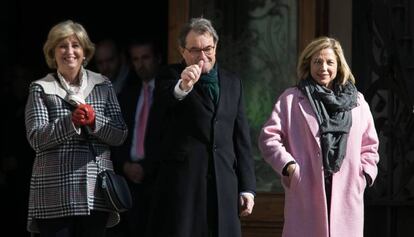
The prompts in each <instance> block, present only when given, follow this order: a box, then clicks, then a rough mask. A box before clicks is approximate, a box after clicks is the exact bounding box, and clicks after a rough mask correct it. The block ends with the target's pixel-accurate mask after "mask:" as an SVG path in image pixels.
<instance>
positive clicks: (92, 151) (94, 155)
mask: <svg viewBox="0 0 414 237" xmlns="http://www.w3.org/2000/svg"><path fill="white" fill-rule="evenodd" d="M81 131H82V132H83V134H86V135H85V139H86V142H87V143H88V146H89V150H90V151H91V153H92V155H93V160H94V161H95V163H96V165H97V166H98V171H99V170H102V166H101V165H100V163H99V162H98V161H97V160H96V157H98V153H97V152H96V150H95V147H93V145H92V143H91V140H90V139H89V138H90V134H89V132H88V130H87V129H86V128H85V127H81Z"/></svg>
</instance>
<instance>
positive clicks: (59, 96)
mask: <svg viewBox="0 0 414 237" xmlns="http://www.w3.org/2000/svg"><path fill="white" fill-rule="evenodd" d="M43 51H44V54H45V58H46V61H47V63H48V66H49V67H50V68H51V69H55V70H56V71H55V72H54V73H50V74H48V75H46V77H44V78H42V79H40V80H37V81H34V82H33V83H32V84H31V86H30V95H29V98H28V101H27V105H26V116H25V121H26V131H27V139H28V140H29V143H30V145H31V146H32V148H33V149H34V150H35V151H36V157H35V160H34V164H33V170H32V178H31V183H30V196H29V212H28V225H27V228H28V231H30V232H40V236H68V237H69V236H77V237H78V236H88V237H93V236H104V235H105V229H106V227H109V226H114V225H116V224H117V223H118V222H119V214H118V213H116V212H114V211H112V210H110V209H109V208H108V206H107V205H106V203H105V200H104V198H103V193H102V191H101V190H100V188H99V186H98V185H97V174H98V172H99V171H100V170H102V169H113V165H112V161H111V160H110V146H118V145H121V144H122V143H123V141H124V140H125V137H126V135H127V127H126V125H125V123H124V120H123V118H122V115H121V110H120V107H119V104H118V100H117V98H116V94H115V92H114V90H113V88H112V85H111V83H110V81H109V80H108V79H107V78H105V77H103V76H102V75H100V74H97V73H94V72H92V71H89V70H86V69H84V68H83V66H84V65H85V64H86V62H87V61H89V60H90V59H91V58H92V56H93V53H94V45H93V43H92V42H91V41H90V39H89V37H88V35H87V33H86V31H85V29H84V28H83V27H82V26H81V25H80V24H78V23H75V22H73V21H70V20H68V21H64V22H61V23H59V24H57V25H55V26H54V27H53V28H52V29H51V30H50V32H49V35H48V39H47V41H46V43H45V45H44V48H43ZM92 150H94V151H95V152H96V153H95V155H96V158H95V155H94V152H93V151H92Z"/></svg>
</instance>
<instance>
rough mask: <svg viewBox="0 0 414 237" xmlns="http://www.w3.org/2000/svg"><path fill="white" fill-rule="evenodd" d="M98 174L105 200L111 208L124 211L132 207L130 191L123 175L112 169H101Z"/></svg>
mask: <svg viewBox="0 0 414 237" xmlns="http://www.w3.org/2000/svg"><path fill="white" fill-rule="evenodd" d="M98 176H99V185H100V186H101V188H102V189H103V191H104V195H105V198H106V202H107V204H108V205H109V206H110V207H111V208H112V209H113V210H115V211H117V212H124V211H127V210H128V209H130V208H131V207H132V197H131V192H130V190H129V187H128V183H127V182H126V180H125V178H124V177H123V176H121V175H118V174H116V173H115V172H114V171H112V170H104V171H101V172H100V173H99V174H98Z"/></svg>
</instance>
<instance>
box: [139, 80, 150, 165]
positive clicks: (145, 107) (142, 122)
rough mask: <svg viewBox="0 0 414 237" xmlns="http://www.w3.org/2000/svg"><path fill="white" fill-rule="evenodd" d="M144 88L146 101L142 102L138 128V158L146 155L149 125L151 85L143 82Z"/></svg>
mask: <svg viewBox="0 0 414 237" xmlns="http://www.w3.org/2000/svg"><path fill="white" fill-rule="evenodd" d="M142 85H143V89H144V96H143V99H144V101H143V102H142V107H141V111H140V113H139V124H138V128H137V139H138V145H137V156H138V158H143V157H144V137H145V129H146V127H147V119H148V111H149V86H148V84H146V83H143V84H142Z"/></svg>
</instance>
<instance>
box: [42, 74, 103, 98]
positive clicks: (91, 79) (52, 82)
mask: <svg viewBox="0 0 414 237" xmlns="http://www.w3.org/2000/svg"><path fill="white" fill-rule="evenodd" d="M86 73H88V85H87V87H86V88H85V91H84V92H83V95H84V97H85V98H86V97H88V95H89V94H90V93H91V92H92V90H93V88H94V87H95V85H97V84H100V83H103V82H104V81H105V79H104V78H103V77H102V76H101V75H100V74H97V73H94V72H91V71H89V70H86ZM35 83H37V84H39V85H40V86H42V88H43V90H44V92H45V93H46V94H48V95H57V96H58V97H60V98H62V99H63V100H65V101H66V102H68V103H70V101H69V99H68V93H67V92H66V91H65V90H64V89H63V88H62V86H61V85H60V83H59V81H58V80H57V79H56V77H55V76H54V74H53V73H49V74H48V75H47V76H46V77H44V78H42V79H40V80H37V81H35Z"/></svg>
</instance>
